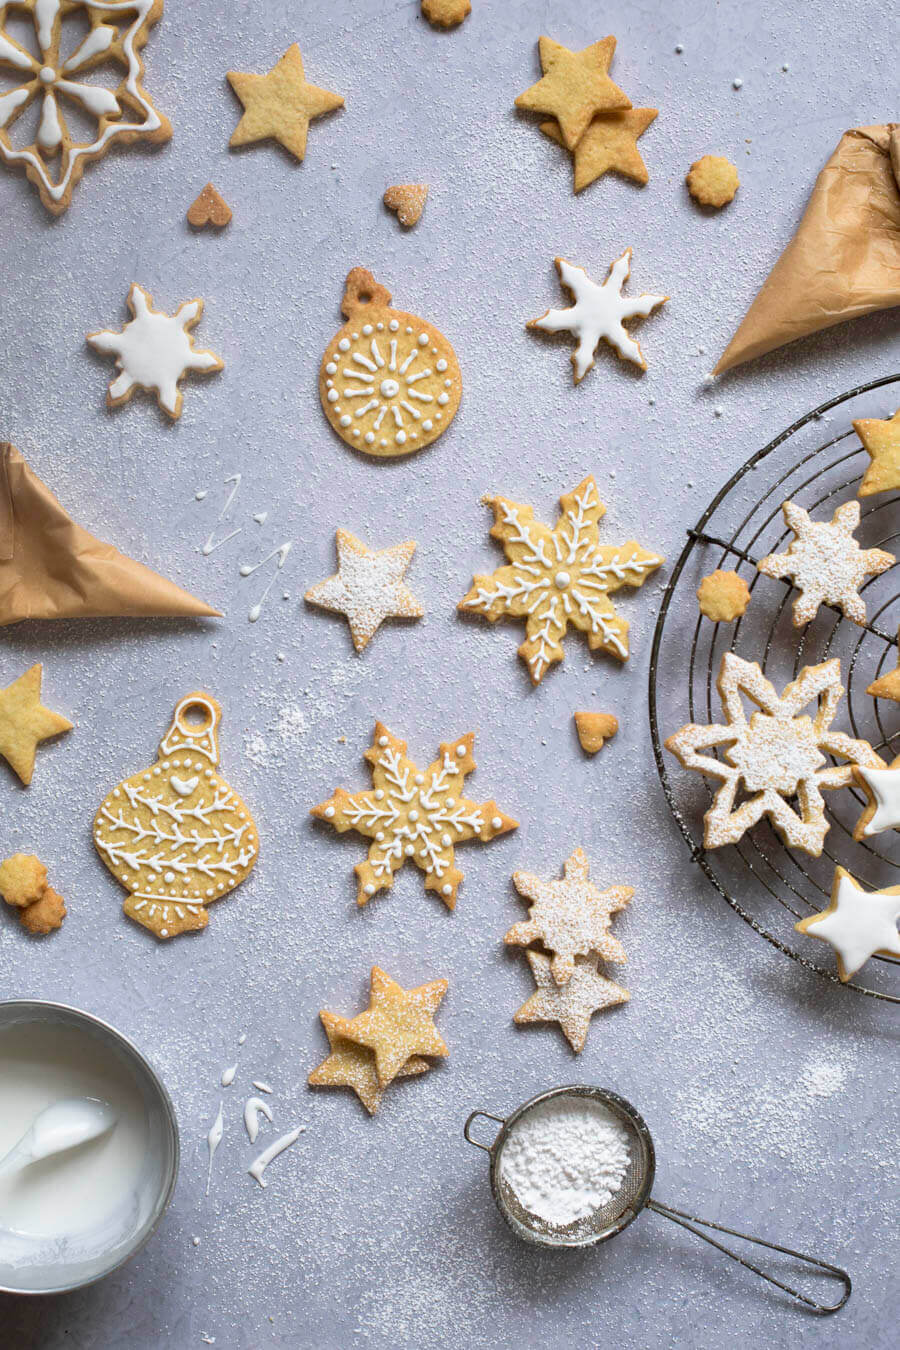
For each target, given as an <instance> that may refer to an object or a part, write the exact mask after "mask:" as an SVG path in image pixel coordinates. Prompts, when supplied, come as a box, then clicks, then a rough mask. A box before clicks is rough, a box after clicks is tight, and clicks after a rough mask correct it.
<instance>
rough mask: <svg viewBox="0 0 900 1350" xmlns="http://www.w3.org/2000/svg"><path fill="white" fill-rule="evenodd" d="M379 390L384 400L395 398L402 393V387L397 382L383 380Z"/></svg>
mask: <svg viewBox="0 0 900 1350" xmlns="http://www.w3.org/2000/svg"><path fill="white" fill-rule="evenodd" d="M379 388H380V390H381V397H382V398H395V397H396V395H397V394H399V392H400V386H399V384H398V383H397V381H396V380H382V381H381V384H380V385H379Z"/></svg>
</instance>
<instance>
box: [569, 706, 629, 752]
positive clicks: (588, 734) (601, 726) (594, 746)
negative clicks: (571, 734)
mask: <svg viewBox="0 0 900 1350" xmlns="http://www.w3.org/2000/svg"><path fill="white" fill-rule="evenodd" d="M574 717H575V730H576V731H577V733H578V743H579V745H580V746H581V748H582V750H583V751H584V753H585V754H586V755H596V753H597V751H598V750H602V749H603V747H604V745H605V744H606V742H607V741H608V740H611V739H612V737H613V736H615V734H616V732H617V731H618V730H619V719H618V718H617V717H613V715H612V713H602V712H577V713H575V714H574Z"/></svg>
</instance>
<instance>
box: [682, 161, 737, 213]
mask: <svg viewBox="0 0 900 1350" xmlns="http://www.w3.org/2000/svg"><path fill="white" fill-rule="evenodd" d="M685 182H686V183H687V186H688V192H690V194H691V196H692V197H693V198H694V201H696V202H699V203H700V205H701V206H716V207H719V206H725V205H727V203H728V202H730V201H732V200H733V198H734V194H735V193H736V192H737V190H738V188H739V187H740V185H741V182H740V179H739V178H738V171H737V169H736V168H735V166H734V165H733V164H732V162H731V160H730V159H725V158H724V157H723V156H722V155H704V156H703V157H702V158H701V159H695V160H694V162H693V164H692V165H691V167H690V169H689V170H688V173H687V177H686V179H685Z"/></svg>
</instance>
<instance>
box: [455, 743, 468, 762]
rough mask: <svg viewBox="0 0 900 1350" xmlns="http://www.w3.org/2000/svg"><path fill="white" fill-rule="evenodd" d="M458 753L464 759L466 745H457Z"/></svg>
mask: <svg viewBox="0 0 900 1350" xmlns="http://www.w3.org/2000/svg"><path fill="white" fill-rule="evenodd" d="M456 753H457V755H458V756H459V758H460V759H462V758H463V757H464V755H465V753H466V747H465V746H464V745H458V746H457V747H456Z"/></svg>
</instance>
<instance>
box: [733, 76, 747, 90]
mask: <svg viewBox="0 0 900 1350" xmlns="http://www.w3.org/2000/svg"><path fill="white" fill-rule="evenodd" d="M743 85H744V81H743V80H742V79H741V77H740V75H736V76H735V78H734V79H733V80H732V81H731V86H732V88H733V89H742V88H743Z"/></svg>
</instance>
